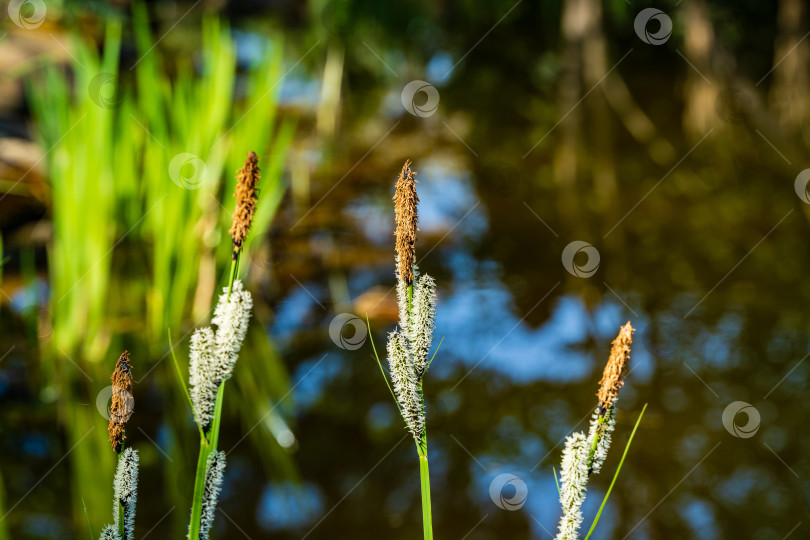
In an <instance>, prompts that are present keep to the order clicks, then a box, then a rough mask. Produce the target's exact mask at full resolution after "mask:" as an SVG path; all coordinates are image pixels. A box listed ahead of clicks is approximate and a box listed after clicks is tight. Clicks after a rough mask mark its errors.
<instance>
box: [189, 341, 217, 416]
mask: <svg viewBox="0 0 810 540" xmlns="http://www.w3.org/2000/svg"><path fill="white" fill-rule="evenodd" d="M215 356H216V352H215V349H214V332H213V331H212V330H211V329H210V328H208V327H206V328H199V329H197V330H195V331H194V335H192V336H191V346H190V353H189V369H188V375H189V377H188V378H189V386H190V389H189V393H190V394H191V403H192V404H193V405H194V416H195V417H196V419H197V421H198V422H199V423H200V427H201V428H202V429H203V430H205V429H207V428H208V425H209V424H210V423H211V419H212V418H213V416H214V407H215V405H216V399H217V388H218V387H219V383H220V382H221V380H219V379H218V378H217V376H216V374H215V373H213V368H214V366H215V364H216V358H215Z"/></svg>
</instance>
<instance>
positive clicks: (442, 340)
mask: <svg viewBox="0 0 810 540" xmlns="http://www.w3.org/2000/svg"><path fill="white" fill-rule="evenodd" d="M442 343H444V336H442V339H441V340H440V341H439V344H438V345H437V346H436V350H435V351H433V356H431V357H430V362H428V364H427V365H426V366H425V371H423V372H422V376H424V375H425V373H427V371H428V370H429V369H430V364H432V363H433V359H434V358H436V355H437V354H439V347H441V346H442Z"/></svg>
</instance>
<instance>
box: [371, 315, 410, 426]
mask: <svg viewBox="0 0 810 540" xmlns="http://www.w3.org/2000/svg"><path fill="white" fill-rule="evenodd" d="M366 326H367V327H368V339H369V341H371V349H372V350H373V351H374V358H376V359H377V365H378V366H380V373H382V376H383V380H384V381H385V385H386V386H387V387H388V390H389V391H390V392H391V397H392V398H394V403H395V404H396V406H397V409H399V412H400V414H401V413H402V407H400V406H399V401H398V400H397V396H396V394H394V389H393V388H391V383H389V382H388V377H387V376H386V375H385V370H384V369H383V366H382V362H380V356H379V355H378V354H377V347H375V346H374V338H373V337H371V323H369V322H368V313H366Z"/></svg>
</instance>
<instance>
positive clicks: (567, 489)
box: [555, 322, 646, 540]
mask: <svg viewBox="0 0 810 540" xmlns="http://www.w3.org/2000/svg"><path fill="white" fill-rule="evenodd" d="M632 343H633V327H632V325H631V324H630V323H629V322H628V323H627V324H625V325H624V326H622V327H621V329H620V330H619V334H618V336H616V339H614V340H613V344H612V348H611V350H610V357H609V358H608V361H607V364H606V365H605V369H604V371H603V373H602V380H601V381H600V383H599V392H598V393H597V398H598V404H597V407H596V410H595V411H594V413H593V417H592V418H591V424H590V428H589V430H588V434H587V435H586V434H585V433H583V432H576V433H574V434H573V435H571V436H569V437H568V438H567V439H566V442H565V448H564V449H563V455H562V465H561V470H560V482H559V485H558V487H557V489H558V491H559V495H560V504H561V506H562V511H563V514H562V517H561V518H560V524H559V529H558V533H557V536H556V540H577V539H578V538H579V529H580V526H581V525H582V521H583V519H584V518H583V515H582V504H583V503H584V502H585V491H586V489H587V485H588V479H589V478H590V476H591V475H592V474H594V473H599V472H600V471H601V470H602V466H603V465H604V462H605V459H606V458H607V452H608V449H609V448H610V442H611V438H612V435H613V431H614V430H615V428H616V402H617V401H618V399H619V390H621V388H622V386H623V385H624V377H625V375H626V374H627V366H628V364H629V363H630V346H631V345H632ZM644 410H646V405H645V406H644V409H643V410H642V412H641V414H640V415H639V417H638V420H637V421H636V425H635V427H634V428H633V432H632V434H631V435H630V438H629V439H628V441H627V445H626V447H625V450H624V453H623V455H622V459H621V462H620V463H619V466H618V467H617V469H616V472H615V474H614V476H613V480H612V481H611V483H610V488H609V489H608V492H607V494H606V495H605V498H604V500H603V501H602V505H601V507H600V508H599V512H598V513H597V515H596V518H595V519H594V521H593V523H592V525H591V527H590V530H589V531H588V535H587V537H586V538H588V537H590V535H591V534H592V533H593V530H594V529H595V527H596V524H597V523H598V521H599V517H600V516H601V514H602V509H603V508H604V507H605V504H606V503H607V498H608V496H610V492H611V490H612V489H613V485H614V484H615V482H616V478H617V477H618V475H619V471H620V470H621V467H622V465H623V464H624V459H625V457H626V456H627V452H628V450H629V448H630V444H631V443H632V441H633V437H634V436H635V433H636V430H637V429H638V425H639V423H640V422H641V417H642V416H643V415H644ZM555 480H556V476H555Z"/></svg>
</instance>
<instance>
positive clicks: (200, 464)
mask: <svg viewBox="0 0 810 540" xmlns="http://www.w3.org/2000/svg"><path fill="white" fill-rule="evenodd" d="M210 453H211V446H210V445H209V444H208V441H207V440H206V439H205V438H204V437H203V439H202V440H201V441H200V454H199V456H198V457H197V472H196V473H195V475H194V498H193V500H192V504H191V523H190V524H189V528H188V538H189V540H197V539H198V538H199V537H200V519H201V518H202V502H203V494H204V491H205V465H206V462H207V460H208V454H210Z"/></svg>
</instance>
